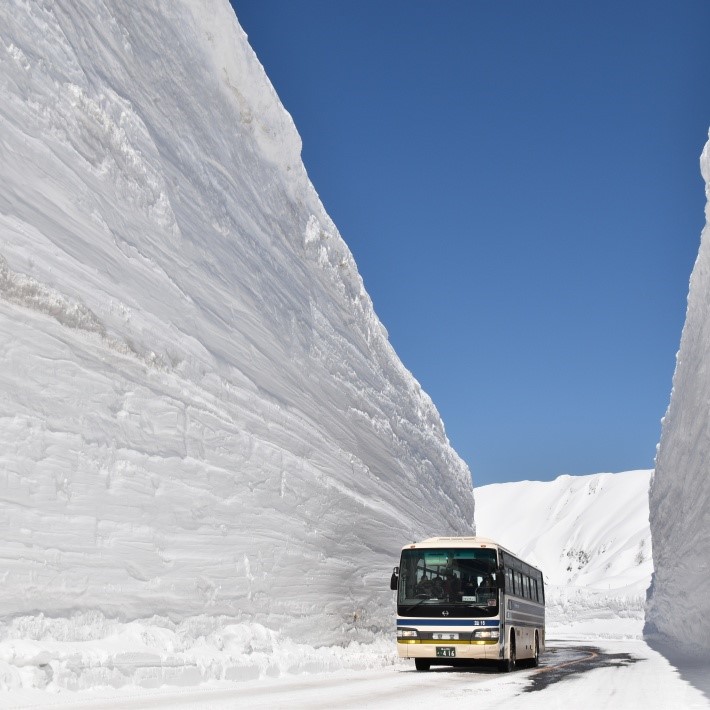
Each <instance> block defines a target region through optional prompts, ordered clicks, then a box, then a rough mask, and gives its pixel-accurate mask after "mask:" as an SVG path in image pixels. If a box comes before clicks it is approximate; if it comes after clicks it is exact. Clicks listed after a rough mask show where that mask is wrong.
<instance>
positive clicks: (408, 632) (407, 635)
mask: <svg viewBox="0 0 710 710" xmlns="http://www.w3.org/2000/svg"><path fill="white" fill-rule="evenodd" d="M417 636H418V634H417V630H416V629H397V638H398V639H411V638H417Z"/></svg>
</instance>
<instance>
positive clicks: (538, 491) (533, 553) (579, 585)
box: [475, 471, 653, 637]
mask: <svg viewBox="0 0 710 710" xmlns="http://www.w3.org/2000/svg"><path fill="white" fill-rule="evenodd" d="M650 477H651V471H627V472H625V473H600V474H595V475H591V476H560V477H559V478H556V479H555V480H554V481H549V482H541V481H520V482H517V483H499V484H493V485H489V486H482V487H480V488H476V490H475V496H476V527H477V530H478V534H480V535H486V536H487V537H491V538H493V539H494V540H496V541H497V542H499V543H500V544H502V545H504V546H505V547H507V548H508V549H510V550H511V551H512V552H515V553H516V554H518V555H520V557H521V558H522V559H524V560H526V561H527V562H530V563H531V564H533V565H535V566H537V567H539V568H540V569H541V570H542V571H543V574H544V578H545V585H546V601H547V611H548V614H547V622H548V630H551V631H552V632H553V633H558V634H559V633H560V632H561V631H563V630H564V633H565V634H566V635H569V634H574V635H576V636H577V637H579V636H590V637H594V636H596V637H598V636H600V635H603V636H611V637H629V636H632V637H637V636H640V635H641V631H642V626H643V617H644V603H645V598H646V589H647V588H648V585H649V581H650V578H651V573H652V571H653V563H652V555H651V531H650V529H649V522H648V487H649V480H650Z"/></svg>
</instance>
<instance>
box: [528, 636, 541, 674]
mask: <svg viewBox="0 0 710 710" xmlns="http://www.w3.org/2000/svg"><path fill="white" fill-rule="evenodd" d="M539 664H540V639H539V637H538V635H537V631H536V632H535V655H534V656H533V657H532V659H531V660H530V665H531V666H532V667H533V668H537V666H538V665H539Z"/></svg>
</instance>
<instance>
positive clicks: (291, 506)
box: [0, 0, 473, 684]
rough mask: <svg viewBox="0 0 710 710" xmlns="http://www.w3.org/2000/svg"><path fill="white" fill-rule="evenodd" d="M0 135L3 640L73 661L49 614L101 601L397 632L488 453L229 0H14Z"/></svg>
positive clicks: (459, 526) (116, 617) (75, 615)
mask: <svg viewBox="0 0 710 710" xmlns="http://www.w3.org/2000/svg"><path fill="white" fill-rule="evenodd" d="M0 135H2V140H1V141H0V390H1V391H2V393H3V396H2V398H0V520H1V521H2V528H3V531H4V533H3V534H4V550H3V572H2V581H3V594H2V597H1V598H0V615H2V617H4V618H6V619H11V620H12V619H14V621H10V622H8V623H7V624H6V625H5V627H4V629H3V630H2V634H3V635H2V637H0V641H1V642H2V644H3V646H2V649H3V650H2V654H3V655H2V658H3V659H4V662H5V663H8V664H10V665H11V666H12V664H16V667H17V668H25V669H26V668H27V667H28V664H29V666H31V667H32V668H33V669H34V670H33V672H32V674H30V675H32V677H35V678H36V679H37V682H38V683H43V682H45V681H44V680H43V679H45V677H48V674H49V672H50V670H49V669H51V673H52V677H53V678H54V680H53V681H52V682H55V683H57V682H59V680H58V679H59V678H60V677H62V678H65V679H66V678H67V677H68V676H67V673H69V671H67V668H69V666H70V665H71V663H70V662H69V661H67V660H66V657H65V656H64V655H63V654H64V651H62V650H61V649H60V650H57V649H55V651H56V653H55V652H53V651H51V650H42V648H43V644H45V642H46V644H51V642H52V639H54V638H55V631H51V633H50V632H47V634H44V633H43V634H39V635H37V634H36V633H35V631H34V629H37V628H43V629H44V628H50V627H51V629H59V630H60V631H61V634H63V635H64V636H65V637H66V639H69V640H70V642H71V643H73V644H74V643H76V644H79V643H89V641H86V642H84V641H81V638H82V634H84V633H85V628H84V627H85V625H86V624H87V623H89V622H87V619H88V618H89V617H87V614H95V615H96V616H95V617H94V616H92V617H91V618H92V619H93V618H96V619H99V620H100V623H99V622H97V623H99V625H100V626H101V627H102V628H104V626H105V627H106V628H118V627H114V626H111V625H112V624H118V623H120V624H122V625H123V626H121V628H122V629H123V630H122V631H120V633H119V632H116V633H119V635H121V636H124V635H125V634H128V635H131V634H133V633H134V630H135V629H143V628H144V625H145V624H147V623H148V622H145V620H146V619H152V618H154V617H157V618H160V619H163V620H165V621H164V622H163V621H161V622H160V624H158V625H155V624H154V625H152V626H150V631H149V632H145V633H149V635H152V637H156V638H157V637H160V639H161V643H162V642H163V641H165V643H170V644H173V643H177V642H176V641H175V638H174V637H178V638H180V639H183V641H181V643H184V644H185V648H193V647H195V645H196V644H197V643H198V642H199V639H202V638H204V637H205V634H204V633H203V632H202V631H199V633H197V631H195V632H194V634H197V635H194V634H193V630H194V629H200V628H202V627H201V626H200V624H203V622H202V621H200V624H193V622H190V621H189V620H190V619H200V620H202V619H206V618H209V619H214V620H219V621H209V622H208V621H204V624H205V625H208V626H209V625H212V627H211V630H210V631H209V634H212V637H213V638H214V639H216V638H217V636H218V635H219V634H222V639H224V638H226V636H225V634H227V631H218V630H217V629H218V627H219V628H222V629H227V628H228V629H231V631H229V633H232V634H237V635H238V634H242V633H247V632H248V633H252V632H251V631H248V630H249V629H252V630H253V629H255V628H263V629H264V634H267V636H268V633H271V631H274V630H277V629H278V630H279V631H280V632H281V636H279V638H282V639H288V638H289V637H291V638H292V639H295V640H296V641H298V642H303V643H309V644H310V645H311V646H320V645H328V644H340V645H347V644H351V643H353V642H362V641H374V640H376V639H377V638H378V635H379V634H380V633H381V632H382V631H383V630H384V629H386V630H389V629H390V628H391V624H392V615H393V609H392V603H391V593H390V591H389V589H388V588H387V587H388V580H389V573H390V569H391V567H392V566H393V565H394V564H395V563H396V559H397V556H398V553H399V548H400V546H401V545H402V544H403V541H405V540H410V539H414V538H420V537H423V536H426V535H430V534H432V533H441V534H462V533H466V534H470V533H471V532H472V525H473V501H472V497H471V481H470V475H469V471H468V469H467V467H466V465H465V464H464V463H463V462H462V461H461V459H460V458H459V457H458V456H457V454H456V453H455V452H454V451H453V450H452V448H451V447H450V445H449V442H448V440H447V438H446V435H445V432H444V427H443V425H442V422H441V419H440V417H439V415H438V413H437V411H436V408H435V407H434V405H433V404H432V402H431V400H430V398H429V397H428V396H427V395H426V394H425V393H424V392H422V390H421V389H420V387H419V385H418V383H417V382H416V381H415V380H414V379H413V377H412V376H411V374H410V373H409V372H408V371H407V370H406V369H405V368H404V366H403V365H402V363H401V362H400V360H399V359H398V357H397V355H396V354H395V353H394V351H393V349H392V347H391V346H390V344H389V342H388V340H387V333H386V331H385V329H384V328H383V326H382V325H381V323H380V322H379V320H378V319H377V316H376V315H375V313H374V311H373V307H372V303H371V301H370V298H369V297H368V295H367V293H366V292H365V290H364V287H363V283H362V280H361V278H360V276H359V274H358V271H357V268H356V265H355V263H354V261H353V258H352V255H351V253H350V251H349V250H348V248H347V246H346V245H345V243H344V242H343V240H342V239H341V237H340V235H339V234H338V231H337V229H336V227H335V226H334V225H333V223H332V222H331V220H330V219H329V217H328V215H327V214H326V213H325V211H324V209H323V206H322V205H321V203H320V201H319V199H318V196H317V194H316V192H315V190H314V189H313V187H312V185H311V184H310V182H309V180H308V178H307V175H306V173H305V170H304V167H303V165H302V163H301V160H300V146H301V143H300V138H299V136H298V134H297V132H296V130H295V128H294V126H293V122H292V121H291V118H290V116H289V115H288V113H287V112H286V111H285V110H284V108H283V107H282V106H281V104H280V103H279V101H278V98H277V96H276V94H275V92H274V90H273V88H272V86H271V84H270V83H269V81H268V79H267V78H266V76H265V74H264V72H263V69H262V67H261V66H260V64H259V62H258V61H257V59H256V57H255V56H254V54H253V52H252V50H251V49H250V48H249V46H248V44H247V41H246V36H245V35H244V32H243V31H242V30H241V28H240V27H239V25H238V23H237V21H236V18H235V17H234V14H233V12H232V10H231V8H230V6H229V4H228V3H227V0H141V2H139V3H104V2H101V1H100V0H67V1H66V2H61V3H46V2H42V3H38V2H25V1H23V0H18V1H17V2H11V3H3V4H2V5H0ZM137 620H143V621H140V623H139V625H138V626H136V625H135V623H134V622H136V621H137ZM13 624H14V625H13ZM235 624H241V625H242V626H243V628H245V629H247V632H243V631H234V629H236V628H237V627H236V626H235ZM89 625H90V627H91V628H92V629H93V628H94V622H90V624H89ZM146 628H147V627H146ZM156 628H160V629H163V630H161V631H156ZM239 628H242V627H241V626H240V627H239ZM23 629H24V630H25V631H26V633H27V634H28V636H27V638H28V639H32V640H31V643H30V641H28V642H27V643H28V644H29V645H27V646H22V644H21V643H20V639H21V638H22V637H23V631H22V630H23ZM165 629H167V631H166V630H165ZM57 633H59V631H58V632H57ZM92 633H93V632H92ZM102 633H103V632H102ZM112 633H113V632H112ZM140 633H141V634H143V633H144V631H143V630H141V631H140ZM205 633H206V632H205ZM260 633H261V632H260ZM191 634H192V635H191ZM209 634H208V635H209ZM212 637H211V638H212ZM101 638H102V643H100V644H98V643H97V644H96V645H95V646H94V647H92V648H93V649H94V650H92V651H91V654H93V653H94V652H96V654H97V655H96V657H95V660H96V663H98V664H99V665H101V664H102V663H104V661H105V662H106V663H108V662H109V661H110V662H111V663H114V664H115V663H117V661H116V660H115V659H114V660H112V661H111V660H110V658H109V655H110V654H109V655H105V656H102V655H101V652H100V649H101V648H104V643H103V642H104V641H105V640H106V637H105V636H102V637H101ZM184 638H187V639H188V640H184ZM269 638H270V637H269ZM165 639H168V640H165ZM151 643H152V642H151ZM210 643H212V642H211V641H210ZM215 643H216V641H215ZM284 643H285V641H284ZM8 644H9V645H8ZM191 644H192V645H191ZM237 645H238V644H237ZM138 647H140V648H143V647H142V646H140V644H138ZM47 648H48V649H49V645H47ZM140 652H141V653H143V652H144V651H143V650H142V651H140ZM145 653H151V654H152V653H153V651H150V652H148V651H145ZM235 653H236V652H235ZM309 653H310V652H309ZM314 653H318V652H315V651H314ZM323 653H325V652H323ZM53 654H54V655H53ZM91 654H89V655H91ZM208 655H209V654H208ZM237 655H239V654H237ZM326 655H327V654H326ZM79 657H81V658H83V657H84V653H83V651H82V652H81V653H79ZM195 657H196V656H195ZM231 657H232V656H230V658H231ZM235 657H236V656H235ZM304 657H310V655H309V654H304ZM93 658H94V657H93V656H92V659H93ZM151 658H152V656H151ZM18 659H20V660H18ZM93 662H94V661H93V660H92V661H91V663H92V664H93ZM150 663H153V662H152V661H151V662H150ZM264 663H266V661H264ZM57 664H59V665H57ZM62 664H64V665H62ZM67 664H68V665H67ZM224 667H225V668H226V666H224ZM92 668H93V666H92ZM260 668H261V666H260ZM62 669H64V670H62ZM104 670H105V669H104ZM104 670H100V669H96V668H94V670H92V671H91V672H92V673H93V674H94V675H93V676H91V677H94V678H95V680H96V682H108V683H112V682H114V681H113V679H112V677H108V676H106V677H104V675H103V674H104ZM262 670H263V669H262ZM262 670H259V672H262ZM18 672H19V671H18ZM22 672H23V673H24V671H22ZM220 672H221V671H220ZM235 672H236V671H235ZM249 672H250V673H251V672H252V671H249ZM8 673H9V674H10V675H12V673H11V672H10V671H8V670H7V668H6V670H5V672H4V676H3V677H5V678H7V677H8V675H7V674H8ZM224 673H227V671H226V670H225V671H224ZM109 675H110V674H109ZM198 676H199V677H201V671H200V673H198V674H197V675H196V676H195V677H198ZM27 677H29V676H27ZM88 677H89V676H87V675H85V674H84V680H83V681H81V683H85V682H89V681H86V678H88ZM23 682H24V681H23ZM47 682H48V681H47ZM66 682H67V683H68V682H69V681H66ZM77 682H79V681H77ZM81 683H80V684H81Z"/></svg>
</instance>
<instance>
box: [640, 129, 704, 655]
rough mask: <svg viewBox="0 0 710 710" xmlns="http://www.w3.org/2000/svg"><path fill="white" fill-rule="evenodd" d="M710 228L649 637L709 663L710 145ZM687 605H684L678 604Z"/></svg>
mask: <svg viewBox="0 0 710 710" xmlns="http://www.w3.org/2000/svg"><path fill="white" fill-rule="evenodd" d="M700 167H701V171H702V174H703V177H704V178H705V183H706V186H705V193H706V195H707V197H708V205H707V206H706V208H705V215H706V220H707V224H706V226H705V229H704V230H703V234H702V238H701V243H700V251H699V253H698V258H697V260H696V262H695V266H694V268H693V273H692V275H691V278H690V292H689V295H688V310H687V313H686V319H685V326H684V327H683V335H682V337H681V342H680V351H679V352H678V355H677V361H676V370H675V374H674V376H673V390H672V393H671V401H670V405H669V407H668V411H667V412H666V416H665V417H664V419H663V428H662V431H661V442H660V444H659V446H658V452H657V455H656V473H655V475H654V478H653V482H652V485H651V495H650V519H651V533H652V536H653V557H654V569H655V571H654V582H653V585H652V588H651V590H650V594H649V606H648V614H647V621H648V623H647V627H646V632H647V633H648V634H649V636H651V637H655V636H658V635H660V637H662V639H664V640H666V641H670V643H671V645H672V646H674V647H676V650H680V651H683V652H691V653H697V652H698V651H700V652H701V653H703V654H704V655H705V656H706V657H710V595H709V594H708V592H707V580H708V577H710V475H708V461H709V460H710V418H709V411H708V401H710V372H709V371H708V362H710V243H709V242H710V228H709V227H708V224H710V143H708V144H706V146H705V150H704V151H703V154H702V157H701V159H700ZM679 600H682V604H679Z"/></svg>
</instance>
